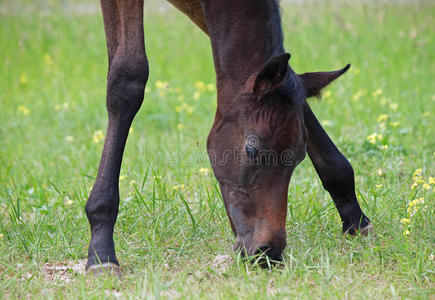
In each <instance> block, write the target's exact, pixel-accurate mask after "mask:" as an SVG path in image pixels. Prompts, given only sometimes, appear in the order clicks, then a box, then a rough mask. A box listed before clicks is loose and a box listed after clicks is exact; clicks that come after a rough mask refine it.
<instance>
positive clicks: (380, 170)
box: [377, 168, 384, 176]
mask: <svg viewBox="0 0 435 300" xmlns="http://www.w3.org/2000/svg"><path fill="white" fill-rule="evenodd" d="M377 173H378V175H379V176H382V175H384V172H383V171H382V169H381V168H379V169H378V171H377Z"/></svg>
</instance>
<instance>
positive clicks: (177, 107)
mask: <svg viewBox="0 0 435 300" xmlns="http://www.w3.org/2000/svg"><path fill="white" fill-rule="evenodd" d="M175 111H176V112H178V113H179V112H181V106H178V105H177V106H175Z"/></svg>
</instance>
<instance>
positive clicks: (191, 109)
mask: <svg viewBox="0 0 435 300" xmlns="http://www.w3.org/2000/svg"><path fill="white" fill-rule="evenodd" d="M194 110H195V108H194V107H193V106H188V107H187V108H186V112H187V114H188V115H191V114H192V113H193V111H194Z"/></svg>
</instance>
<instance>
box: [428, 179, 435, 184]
mask: <svg viewBox="0 0 435 300" xmlns="http://www.w3.org/2000/svg"><path fill="white" fill-rule="evenodd" d="M428 183H429V184H433V185H435V177H429V181H428Z"/></svg>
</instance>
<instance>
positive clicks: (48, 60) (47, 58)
mask: <svg viewBox="0 0 435 300" xmlns="http://www.w3.org/2000/svg"><path fill="white" fill-rule="evenodd" d="M44 61H45V63H46V64H47V65H49V66H52V65H53V59H52V58H51V56H50V54H48V53H47V54H44Z"/></svg>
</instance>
